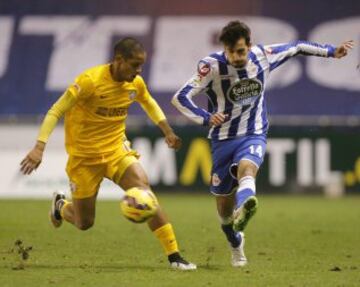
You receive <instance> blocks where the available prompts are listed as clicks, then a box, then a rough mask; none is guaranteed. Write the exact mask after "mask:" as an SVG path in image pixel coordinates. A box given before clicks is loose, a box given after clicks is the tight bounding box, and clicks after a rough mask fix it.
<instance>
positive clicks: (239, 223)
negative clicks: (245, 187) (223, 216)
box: [233, 196, 258, 231]
mask: <svg viewBox="0 0 360 287" xmlns="http://www.w3.org/2000/svg"><path fill="white" fill-rule="evenodd" d="M257 207H258V200H257V198H256V197H255V196H250V197H249V198H248V199H247V200H246V201H245V202H244V204H243V205H242V206H240V207H239V208H237V209H236V210H235V211H234V224H233V228H234V230H235V231H244V229H245V227H246V225H247V224H248V222H249V220H250V219H251V217H253V215H254V214H255V213H256V210H257Z"/></svg>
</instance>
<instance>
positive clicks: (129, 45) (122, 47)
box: [114, 37, 145, 59]
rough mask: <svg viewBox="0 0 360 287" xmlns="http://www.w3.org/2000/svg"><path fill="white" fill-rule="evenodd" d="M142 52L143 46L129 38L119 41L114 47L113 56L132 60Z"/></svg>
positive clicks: (143, 50)
mask: <svg viewBox="0 0 360 287" xmlns="http://www.w3.org/2000/svg"><path fill="white" fill-rule="evenodd" d="M144 52H145V49H144V46H143V45H142V44H141V43H140V42H139V41H138V40H136V39H134V38H131V37H126V38H123V39H121V40H120V41H118V42H117V43H116V44H115V46H114V55H115V56H116V55H121V56H123V57H124V58H125V59H129V58H132V57H133V56H134V55H135V54H137V53H144Z"/></svg>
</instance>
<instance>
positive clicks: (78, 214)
mask: <svg viewBox="0 0 360 287" xmlns="http://www.w3.org/2000/svg"><path fill="white" fill-rule="evenodd" d="M66 171H67V173H68V176H69V179H70V182H71V184H70V187H71V193H72V201H68V200H66V199H65V194H64V193H62V192H59V191H57V192H55V193H54V195H53V202H52V208H51V211H50V219H51V222H52V223H53V225H54V226H55V227H59V226H60V225H61V224H62V221H63V219H64V220H66V221H67V222H69V223H71V224H73V225H74V226H75V227H77V228H78V229H80V230H87V229H89V228H91V227H92V226H93V225H94V220H95V204H96V196H97V192H98V189H99V186H100V183H101V181H102V179H103V176H104V173H105V168H104V166H103V165H84V164H82V162H81V161H80V160H74V159H69V161H68V165H67V168H66Z"/></svg>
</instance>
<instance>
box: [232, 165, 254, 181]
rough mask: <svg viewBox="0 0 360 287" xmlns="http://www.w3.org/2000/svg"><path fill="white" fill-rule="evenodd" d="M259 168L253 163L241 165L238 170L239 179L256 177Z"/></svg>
mask: <svg viewBox="0 0 360 287" xmlns="http://www.w3.org/2000/svg"><path fill="white" fill-rule="evenodd" d="M257 170H258V168H257V167H256V166H255V165H254V164H252V163H250V162H249V163H240V164H239V166H238V169H237V178H238V179H240V178H242V177H245V176H252V177H254V178H255V177H256V173H257Z"/></svg>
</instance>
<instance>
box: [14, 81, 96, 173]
mask: <svg viewBox="0 0 360 287" xmlns="http://www.w3.org/2000/svg"><path fill="white" fill-rule="evenodd" d="M77 82H78V83H75V84H74V85H72V86H70V87H69V88H68V89H67V90H66V91H65V93H64V94H63V95H62V96H61V97H60V98H59V99H58V100H57V101H56V102H55V103H54V104H53V106H52V107H51V108H50V110H49V111H48V112H47V114H46V116H45V118H44V120H43V122H42V124H41V127H40V132H39V135H38V138H37V141H36V144H35V146H34V147H33V148H32V150H31V151H30V152H29V153H28V154H27V155H26V157H25V158H24V159H23V160H22V161H21V163H20V165H21V172H22V173H23V174H30V173H31V172H32V171H33V170H35V169H37V168H38V166H39V165H40V163H41V160H42V157H43V152H44V150H45V146H46V143H47V141H48V139H49V137H50V135H51V133H52V131H53V130H54V128H55V126H56V124H57V123H58V121H59V120H60V119H61V118H62V117H63V116H64V114H65V113H66V112H67V111H68V110H70V109H71V108H72V107H73V106H74V105H75V103H76V102H77V101H78V99H79V98H80V97H81V96H83V94H84V93H86V92H87V90H88V87H85V86H86V85H89V83H88V80H87V79H80V80H78V81H77ZM79 84H81V85H82V86H83V87H84V88H83V89H82V88H81V86H80V85H79Z"/></svg>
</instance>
